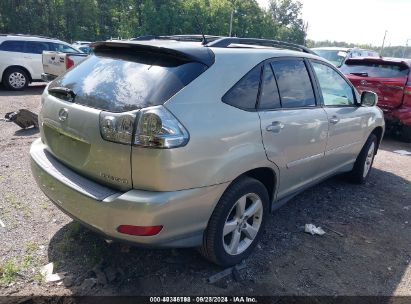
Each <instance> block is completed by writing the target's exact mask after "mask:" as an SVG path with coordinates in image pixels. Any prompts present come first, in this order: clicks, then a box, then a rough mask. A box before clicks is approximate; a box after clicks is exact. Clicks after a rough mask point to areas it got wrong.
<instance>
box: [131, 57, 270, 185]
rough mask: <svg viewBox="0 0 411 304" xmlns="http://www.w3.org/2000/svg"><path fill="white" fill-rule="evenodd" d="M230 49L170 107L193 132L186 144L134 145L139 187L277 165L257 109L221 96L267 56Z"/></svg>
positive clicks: (206, 181)
mask: <svg viewBox="0 0 411 304" xmlns="http://www.w3.org/2000/svg"><path fill="white" fill-rule="evenodd" d="M249 57H250V56H238V57H235V58H233V57H232V56H231V57H230V55H229V54H227V55H224V54H223V55H219V56H216V62H215V64H214V65H212V66H211V67H210V68H209V69H208V70H207V71H206V72H205V73H203V74H202V75H201V76H200V77H199V78H197V79H196V80H195V81H193V82H192V83H191V84H189V85H188V86H187V87H186V88H185V89H183V90H182V91H180V92H179V93H178V94H177V95H175V96H174V97H173V98H172V99H171V100H169V101H168V102H166V103H165V107H166V108H167V109H168V110H169V111H170V112H172V113H173V114H174V116H176V117H177V118H178V119H179V120H180V122H181V123H182V124H183V125H184V126H185V128H186V129H187V130H188V132H189V134H190V140H189V142H188V144H187V145H186V146H185V147H181V148H176V149H170V150H158V149H144V148H139V147H133V151H132V174H133V186H134V188H140V189H149V190H159V191H172V190H179V189H189V188H196V187H204V186H209V185H214V184H219V183H224V182H228V181H232V180H233V179H235V178H236V177H238V176H239V175H241V174H242V173H244V172H246V171H248V170H251V169H253V168H258V167H270V168H272V169H273V170H274V171H277V168H276V167H275V165H274V164H272V163H271V162H269V161H268V160H267V157H266V155H265V151H264V147H263V143H262V139H261V130H260V120H259V116H258V113H257V112H247V111H243V110H240V109H237V108H234V107H232V106H229V105H227V104H225V103H223V102H222V101H221V97H222V96H223V95H224V94H225V92H226V91H227V90H228V89H229V88H231V87H232V86H233V85H234V84H235V83H236V82H237V81H238V80H240V78H241V77H242V76H244V74H245V73H246V72H248V71H249V70H250V69H251V68H252V67H254V66H255V65H256V64H258V63H259V62H261V61H262V60H264V59H265V58H264V56H263V57H262V58H261V59H260V58H258V57H257V58H252V59H251V60H250V59H247V58H249Z"/></svg>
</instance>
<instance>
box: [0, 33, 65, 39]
mask: <svg viewBox="0 0 411 304" xmlns="http://www.w3.org/2000/svg"><path fill="white" fill-rule="evenodd" d="M0 36H19V37H36V38H43V39H54V40H58V39H57V38H53V37H47V36H42V35H31V34H13V33H9V34H0Z"/></svg>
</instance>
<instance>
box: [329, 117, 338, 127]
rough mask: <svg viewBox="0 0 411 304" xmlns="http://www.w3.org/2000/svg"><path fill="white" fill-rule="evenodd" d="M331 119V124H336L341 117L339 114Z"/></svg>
mask: <svg viewBox="0 0 411 304" xmlns="http://www.w3.org/2000/svg"><path fill="white" fill-rule="evenodd" d="M329 121H330V123H331V124H333V125H335V124H337V123H338V122H339V121H340V119H339V118H338V117H337V116H335V115H334V116H333V117H331V118H330V120H329Z"/></svg>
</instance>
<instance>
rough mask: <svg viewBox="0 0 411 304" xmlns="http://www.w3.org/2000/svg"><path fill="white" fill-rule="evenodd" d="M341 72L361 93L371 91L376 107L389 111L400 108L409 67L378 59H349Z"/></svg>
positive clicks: (397, 62)
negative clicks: (376, 103)
mask: <svg viewBox="0 0 411 304" xmlns="http://www.w3.org/2000/svg"><path fill="white" fill-rule="evenodd" d="M341 71H342V72H343V73H344V74H345V75H346V76H347V77H348V79H349V80H350V81H351V82H352V84H353V85H354V86H355V87H356V88H357V90H358V91H359V92H360V93H361V92H362V91H373V92H375V93H376V94H377V95H378V106H379V107H381V108H382V109H383V110H386V111H390V110H392V109H395V108H398V107H400V106H401V104H402V101H403V97H404V88H405V85H406V83H407V80H408V73H409V67H408V65H407V64H406V63H404V62H399V61H388V60H383V59H380V58H366V59H360V58H357V59H349V60H347V61H346V63H345V64H344V65H343V66H342V67H341Z"/></svg>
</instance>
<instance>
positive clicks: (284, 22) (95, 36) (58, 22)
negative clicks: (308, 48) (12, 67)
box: [0, 0, 305, 43]
mask: <svg viewBox="0 0 411 304" xmlns="http://www.w3.org/2000/svg"><path fill="white" fill-rule="evenodd" d="M301 8H302V5H301V3H300V2H298V1H295V0H270V7H269V9H268V10H264V9H262V8H260V7H259V6H258V3H257V1H256V0H122V1H117V0H2V1H0V32H1V33H24V34H36V35H45V36H52V37H57V38H60V39H63V40H67V41H74V40H91V41H94V40H104V39H109V38H132V37H136V36H139V35H170V34H195V33H196V34H199V33H200V28H199V25H198V23H201V25H202V27H203V31H204V33H205V34H211V35H224V36H227V35H228V34H229V29H230V19H231V14H233V28H232V34H233V36H238V37H256V38H274V39H281V40H287V41H292V42H297V43H304V39H305V26H304V22H303V20H302V19H301V17H300V15H301ZM196 17H197V18H198V21H199V22H197V21H196Z"/></svg>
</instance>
